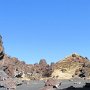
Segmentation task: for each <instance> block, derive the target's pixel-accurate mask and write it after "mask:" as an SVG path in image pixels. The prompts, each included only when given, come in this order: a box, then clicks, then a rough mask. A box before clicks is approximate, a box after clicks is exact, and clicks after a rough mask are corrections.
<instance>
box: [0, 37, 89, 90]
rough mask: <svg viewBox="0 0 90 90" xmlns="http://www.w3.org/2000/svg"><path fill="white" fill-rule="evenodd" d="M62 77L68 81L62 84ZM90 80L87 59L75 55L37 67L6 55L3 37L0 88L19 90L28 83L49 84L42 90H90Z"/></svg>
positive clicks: (43, 61) (0, 47) (0, 42)
mask: <svg viewBox="0 0 90 90" xmlns="http://www.w3.org/2000/svg"><path fill="white" fill-rule="evenodd" d="M62 77H63V79H66V77H67V80H60V79H62ZM89 77H90V61H89V59H88V58H87V57H82V56H80V55H78V54H72V55H70V56H68V57H66V58H65V59H64V60H60V61H59V62H57V63H51V64H50V65H49V64H47V62H46V60H45V59H41V60H40V62H39V63H36V64H33V65H32V64H26V63H25V62H24V61H20V60H18V58H15V57H10V56H8V55H7V54H5V52H4V47H3V42H2V37H1V36H0V88H6V90H16V87H17V86H19V85H22V84H23V83H25V82H24V81H25V80H46V81H45V86H44V88H42V89H41V90H68V89H69V90H72V88H73V89H74V88H75V89H76V88H77V89H78V88H79V89H80V88H82V87H83V88H87V87H89V88H90V81H89V80H87V79H88V78H89ZM77 78H80V79H77ZM57 79H58V80H57Z"/></svg>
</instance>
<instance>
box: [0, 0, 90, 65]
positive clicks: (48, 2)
mask: <svg viewBox="0 0 90 90" xmlns="http://www.w3.org/2000/svg"><path fill="white" fill-rule="evenodd" d="M0 34H1V35H2V36H3V42H4V48H5V52H6V53H7V54H8V55H10V56H12V57H14V56H15V57H17V58H19V59H20V60H24V61H26V63H32V64H33V63H35V62H39V60H40V59H42V58H45V59H46V60H47V62H48V63H50V62H57V61H58V60H60V59H62V58H64V57H65V56H67V55H69V54H71V53H74V52H76V53H79V54H81V55H83V56H87V57H88V58H90V0H1V1H0Z"/></svg>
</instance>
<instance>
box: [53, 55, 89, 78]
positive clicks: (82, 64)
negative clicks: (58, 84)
mask: <svg viewBox="0 0 90 90" xmlns="http://www.w3.org/2000/svg"><path fill="white" fill-rule="evenodd" d="M89 66H90V62H89V59H88V58H87V57H82V56H80V55H78V54H75V53H74V54H72V55H70V56H68V57H66V58H64V59H63V60H60V61H59V62H57V63H56V64H55V65H54V71H53V73H52V77H53V78H58V79H69V78H73V77H89V76H90V73H89V70H90V67H89Z"/></svg>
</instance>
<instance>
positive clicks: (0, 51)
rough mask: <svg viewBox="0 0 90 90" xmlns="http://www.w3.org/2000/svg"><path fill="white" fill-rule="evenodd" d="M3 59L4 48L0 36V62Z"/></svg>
mask: <svg viewBox="0 0 90 90" xmlns="http://www.w3.org/2000/svg"><path fill="white" fill-rule="evenodd" d="M3 57H4V48H3V42H2V36H1V35H0V60H2V59H3Z"/></svg>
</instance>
